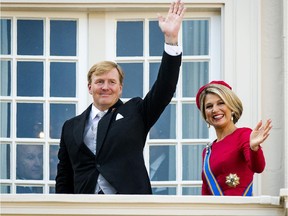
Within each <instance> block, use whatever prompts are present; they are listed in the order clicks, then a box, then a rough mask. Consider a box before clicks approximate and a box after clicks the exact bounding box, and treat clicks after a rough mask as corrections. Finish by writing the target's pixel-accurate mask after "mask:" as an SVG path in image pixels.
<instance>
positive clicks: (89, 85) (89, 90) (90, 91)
mask: <svg viewBox="0 0 288 216" xmlns="http://www.w3.org/2000/svg"><path fill="white" fill-rule="evenodd" d="M87 87H88V92H89V94H91V95H92V90H91V84H88V85H87Z"/></svg>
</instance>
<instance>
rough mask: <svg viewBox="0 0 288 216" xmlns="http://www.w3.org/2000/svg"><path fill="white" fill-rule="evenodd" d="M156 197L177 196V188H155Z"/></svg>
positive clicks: (153, 191)
mask: <svg viewBox="0 0 288 216" xmlns="http://www.w3.org/2000/svg"><path fill="white" fill-rule="evenodd" d="M152 193H153V194H154V195H176V187H153V188H152Z"/></svg>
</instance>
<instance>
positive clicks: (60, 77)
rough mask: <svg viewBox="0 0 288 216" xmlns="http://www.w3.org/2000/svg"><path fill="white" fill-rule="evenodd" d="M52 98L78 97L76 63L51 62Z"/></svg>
mask: <svg viewBox="0 0 288 216" xmlns="http://www.w3.org/2000/svg"><path fill="white" fill-rule="evenodd" d="M50 96H51V97H75V96H76V63H75V62H51V64H50Z"/></svg>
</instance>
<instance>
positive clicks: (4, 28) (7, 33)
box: [0, 19, 11, 55]
mask: <svg viewBox="0 0 288 216" xmlns="http://www.w3.org/2000/svg"><path fill="white" fill-rule="evenodd" d="M0 41H1V46H0V54H1V55H9V54H11V20H9V19H1V20H0Z"/></svg>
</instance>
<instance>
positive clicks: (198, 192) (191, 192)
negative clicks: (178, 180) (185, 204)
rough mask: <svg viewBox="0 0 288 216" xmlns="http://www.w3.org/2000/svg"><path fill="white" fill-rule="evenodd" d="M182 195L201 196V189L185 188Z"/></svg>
mask: <svg viewBox="0 0 288 216" xmlns="http://www.w3.org/2000/svg"><path fill="white" fill-rule="evenodd" d="M182 195H201V187H183V189H182Z"/></svg>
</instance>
